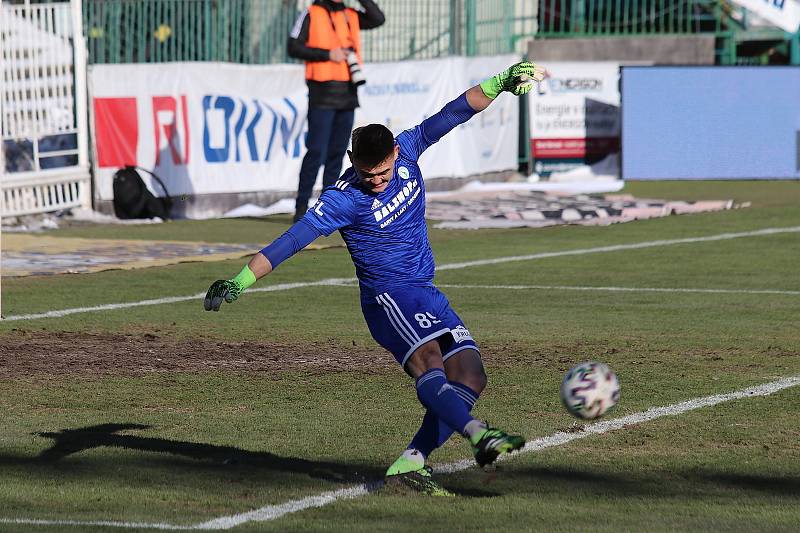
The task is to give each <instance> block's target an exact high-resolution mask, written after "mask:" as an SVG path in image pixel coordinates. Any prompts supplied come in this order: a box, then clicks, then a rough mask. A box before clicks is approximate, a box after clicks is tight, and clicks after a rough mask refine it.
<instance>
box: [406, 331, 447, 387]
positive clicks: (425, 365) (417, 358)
mask: <svg viewBox="0 0 800 533" xmlns="http://www.w3.org/2000/svg"><path fill="white" fill-rule="evenodd" d="M432 368H444V363H443V362H442V350H441V348H439V343H438V342H436V341H435V340H433V341H430V342H426V343H425V344H423V345H422V346H420V347H419V348H417V349H416V350H414V353H413V354H411V357H409V359H408V361H407V362H406V371H407V372H408V373H409V374H411V376H412V377H414V378H418V377H419V376H421V375H422V374H424V373H425V372H427V371H428V370H430V369H432Z"/></svg>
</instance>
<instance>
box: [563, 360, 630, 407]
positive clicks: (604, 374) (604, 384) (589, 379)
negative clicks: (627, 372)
mask: <svg viewBox="0 0 800 533" xmlns="http://www.w3.org/2000/svg"><path fill="white" fill-rule="evenodd" d="M618 401H619V381H617V375H616V374H614V371H613V370H611V369H610V368H609V367H608V365H604V364H603V363H595V362H587V363H581V364H579V365H577V366H574V367H572V368H571V369H570V371H569V372H567V373H566V374H565V375H564V380H563V381H562V382H561V402H562V403H563V404H564V407H566V408H567V411H569V412H570V413H571V414H572V415H574V416H577V417H578V418H585V419H587V420H591V419H592V418H597V417H600V416H603V413H605V412H606V411H608V410H609V409H611V408H612V407H614V406H615V405H617V402H618Z"/></svg>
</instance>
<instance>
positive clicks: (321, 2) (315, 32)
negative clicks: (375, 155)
mask: <svg viewBox="0 0 800 533" xmlns="http://www.w3.org/2000/svg"><path fill="white" fill-rule="evenodd" d="M359 2H360V3H361V7H362V8H363V11H362V10H356V9H353V8H350V7H347V6H345V4H344V2H343V1H342V0H315V1H314V3H313V4H312V5H311V6H309V7H308V9H306V10H304V11H303V12H302V13H301V14H300V16H299V17H298V19H297V21H296V22H295V24H294V27H293V28H292V31H291V33H290V34H289V42H288V52H289V56H291V57H294V58H296V59H302V60H303V61H305V63H306V83H307V84H308V136H307V138H306V148H307V149H308V151H307V152H306V155H305V157H304V158H303V163H302V165H301V167H300V180H299V184H298V188H297V201H296V204H295V214H294V220H295V221H297V220H299V219H300V218H302V216H303V215H304V214H305V212H306V210H307V209H308V201H309V199H310V198H311V192H312V190H313V188H314V183H315V182H316V180H317V173H318V172H319V167H320V165H324V166H325V170H324V171H323V175H322V187H323V188H325V187H328V186H330V185H333V183H334V182H335V181H336V180H337V179H338V178H339V174H340V173H341V170H342V160H343V158H344V153H345V151H346V150H347V145H348V143H349V141H350V133H351V130H352V129H353V117H354V115H355V109H356V108H357V107H358V92H357V86H356V84H355V83H353V80H352V79H351V74H350V67H349V66H348V62H347V58H348V55H349V54H350V53H351V52H352V53H353V54H354V55H355V59H357V61H358V63H359V64H361V62H362V57H361V30H368V29H372V28H377V27H378V26H380V25H382V24H383V23H384V21H385V18H384V15H383V13H382V12H381V10H380V9H379V8H378V6H377V5H376V4H375V2H373V1H372V0H359Z"/></svg>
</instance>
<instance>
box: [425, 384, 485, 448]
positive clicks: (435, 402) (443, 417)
mask: <svg viewBox="0 0 800 533" xmlns="http://www.w3.org/2000/svg"><path fill="white" fill-rule="evenodd" d="M417 398H419V401H420V402H422V405H424V406H425V407H427V408H428V412H430V413H432V414H433V415H434V416H436V418H438V419H439V420H440V421H441V422H443V423H444V425H445V426H446V427H447V428H449V429H450V431H457V432H458V433H461V432H462V431H464V426H466V425H467V423H469V422H470V421H472V420H474V419H473V418H472V416H471V415H470V414H469V409H468V408H467V405H466V403H464V400H462V399H461V396H459V394H458V393H457V392H456V389H455V388H453V386H452V385H450V384H449V383H448V382H447V376H445V373H444V370H442V369H440V368H433V369H431V370H428V371H427V372H425V373H424V374H422V375H421V376H420V377H419V378H418V379H417ZM426 416H427V415H426ZM438 433H439V431H438V429H437V442H438ZM449 437H450V435H448V438H449Z"/></svg>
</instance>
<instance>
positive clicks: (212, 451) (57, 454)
mask: <svg viewBox="0 0 800 533" xmlns="http://www.w3.org/2000/svg"><path fill="white" fill-rule="evenodd" d="M149 427H150V426H147V425H142V424H130V423H129V424H99V425H96V426H89V427H84V428H78V429H64V430H61V431H57V432H42V433H36V435H38V436H41V437H45V438H48V439H53V440H54V441H55V442H54V443H53V445H52V446H51V447H50V448H48V449H46V450H44V451H43V452H41V453H40V454H39V455H38V457H37V458H36V460H37V461H39V462H56V461H59V460H61V459H63V458H65V457H67V456H70V455H72V454H75V453H78V452H83V451H86V450H91V449H94V448H99V447H111V448H123V449H126V450H139V451H144V452H158V453H166V454H171V455H176V456H180V457H187V458H190V459H195V460H197V461H202V462H205V463H211V464H214V465H222V466H230V467H232V468H239V469H244V470H246V471H247V472H250V473H254V474H259V473H261V471H273V472H286V473H295V474H305V475H308V476H309V477H312V478H317V479H324V480H327V481H332V482H335V483H346V482H362V481H364V480H365V479H374V478H376V477H380V473H381V472H380V471H378V470H377V469H376V468H375V467H374V466H372V467H371V466H368V465H356V464H343V463H337V462H328V461H313V460H309V459H301V458H297V457H281V456H279V455H275V454H272V453H268V452H254V451H249V450H243V449H241V448H236V447H234V446H218V445H214V444H203V443H197V442H188V441H181V440H170V439H161V438H154V437H139V436H136V435H120V434H119V432H121V431H128V430H137V429H148V428H149Z"/></svg>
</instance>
